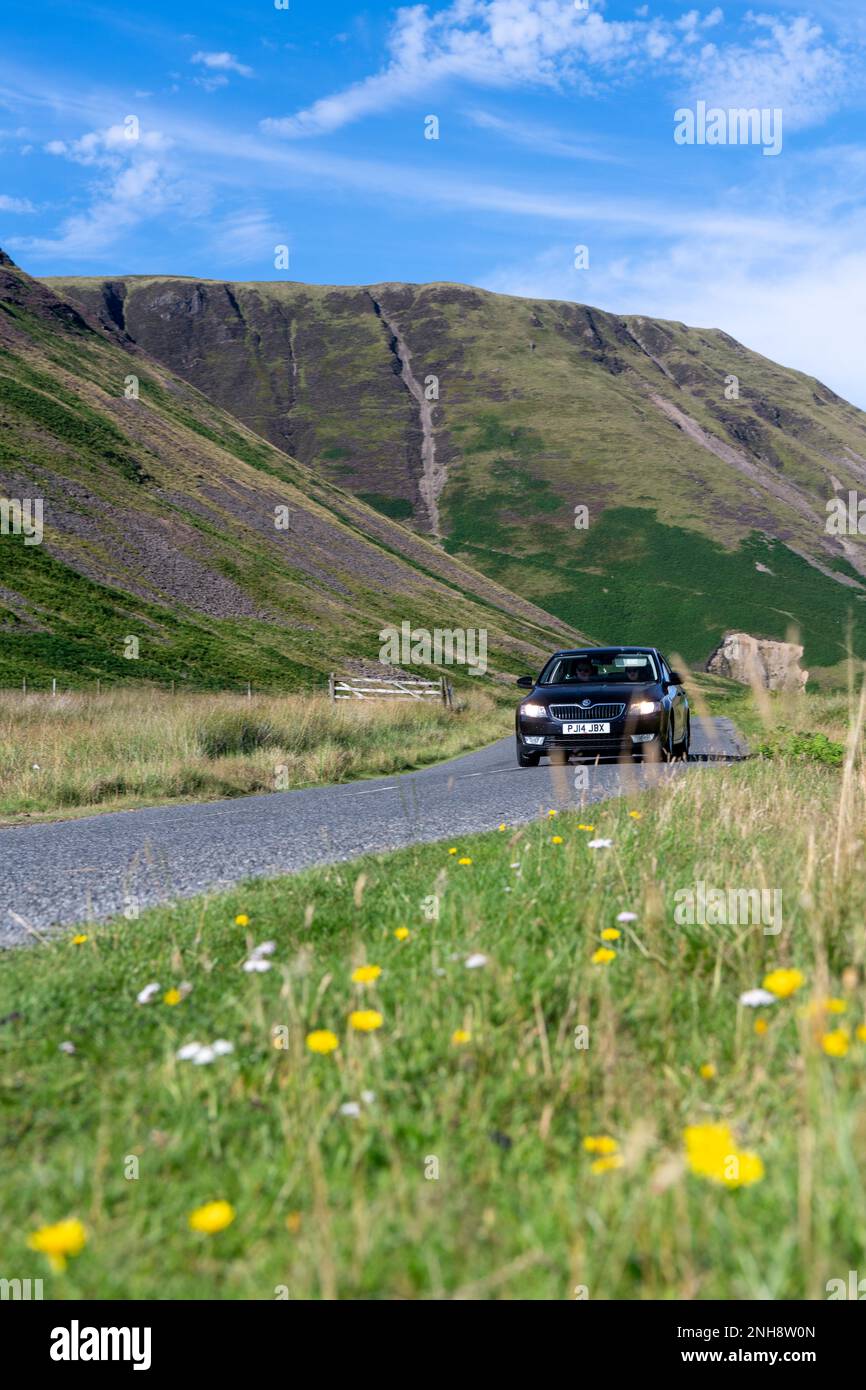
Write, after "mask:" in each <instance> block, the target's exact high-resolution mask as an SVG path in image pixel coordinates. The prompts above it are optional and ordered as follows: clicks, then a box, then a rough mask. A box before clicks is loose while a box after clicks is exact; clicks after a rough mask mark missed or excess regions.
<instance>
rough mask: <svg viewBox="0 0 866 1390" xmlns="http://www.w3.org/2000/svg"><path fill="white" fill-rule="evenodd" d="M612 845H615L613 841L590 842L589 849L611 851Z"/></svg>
mask: <svg viewBox="0 0 866 1390" xmlns="http://www.w3.org/2000/svg"><path fill="white" fill-rule="evenodd" d="M612 844H613V840H590V841H589V848H590V849H610V847H611V845H612Z"/></svg>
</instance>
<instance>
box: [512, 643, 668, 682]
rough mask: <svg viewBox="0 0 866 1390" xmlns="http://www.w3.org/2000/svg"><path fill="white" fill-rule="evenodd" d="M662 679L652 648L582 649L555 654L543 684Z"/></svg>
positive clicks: (544, 671)
mask: <svg viewBox="0 0 866 1390" xmlns="http://www.w3.org/2000/svg"><path fill="white" fill-rule="evenodd" d="M656 680H658V668H657V666H656V663H655V658H654V657H653V655H652V653H651V652H615V651H613V652H606V651H592V652H578V653H576V654H575V655H571V656H554V657H551V659H550V661H549V662H548V663H547V665H546V666H545V668H544V670H543V671H542V673H541V677H540V679H539V682H538V684H539V685H592V684H593V683H595V684H599V685H643V684H646V682H647V681H656Z"/></svg>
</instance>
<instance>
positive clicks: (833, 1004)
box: [827, 999, 848, 1014]
mask: <svg viewBox="0 0 866 1390" xmlns="http://www.w3.org/2000/svg"><path fill="white" fill-rule="evenodd" d="M827 1008H828V1010H829V1011H830V1013H831V1014H844V1013H847V1012H848V1005H847V1003H846V1002H845V1000H844V999H828V1000H827Z"/></svg>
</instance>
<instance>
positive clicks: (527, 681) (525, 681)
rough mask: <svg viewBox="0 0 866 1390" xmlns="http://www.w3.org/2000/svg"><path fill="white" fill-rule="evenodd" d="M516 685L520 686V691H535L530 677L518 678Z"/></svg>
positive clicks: (533, 682)
mask: <svg viewBox="0 0 866 1390" xmlns="http://www.w3.org/2000/svg"><path fill="white" fill-rule="evenodd" d="M517 684H518V685H519V686H520V688H521V690H534V689H535V681H534V679H533V677H532V676H518V677H517Z"/></svg>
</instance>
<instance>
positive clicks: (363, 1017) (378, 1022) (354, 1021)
mask: <svg viewBox="0 0 866 1390" xmlns="http://www.w3.org/2000/svg"><path fill="white" fill-rule="evenodd" d="M382 1021H383V1020H382V1015H381V1014H380V1013H379V1012H378V1010H376V1009H353V1011H352V1012H351V1013H350V1014H349V1025H350V1027H352V1028H354V1029H355V1032H356V1033H374V1032H375V1031H376V1029H377V1028H381V1027H382Z"/></svg>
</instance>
